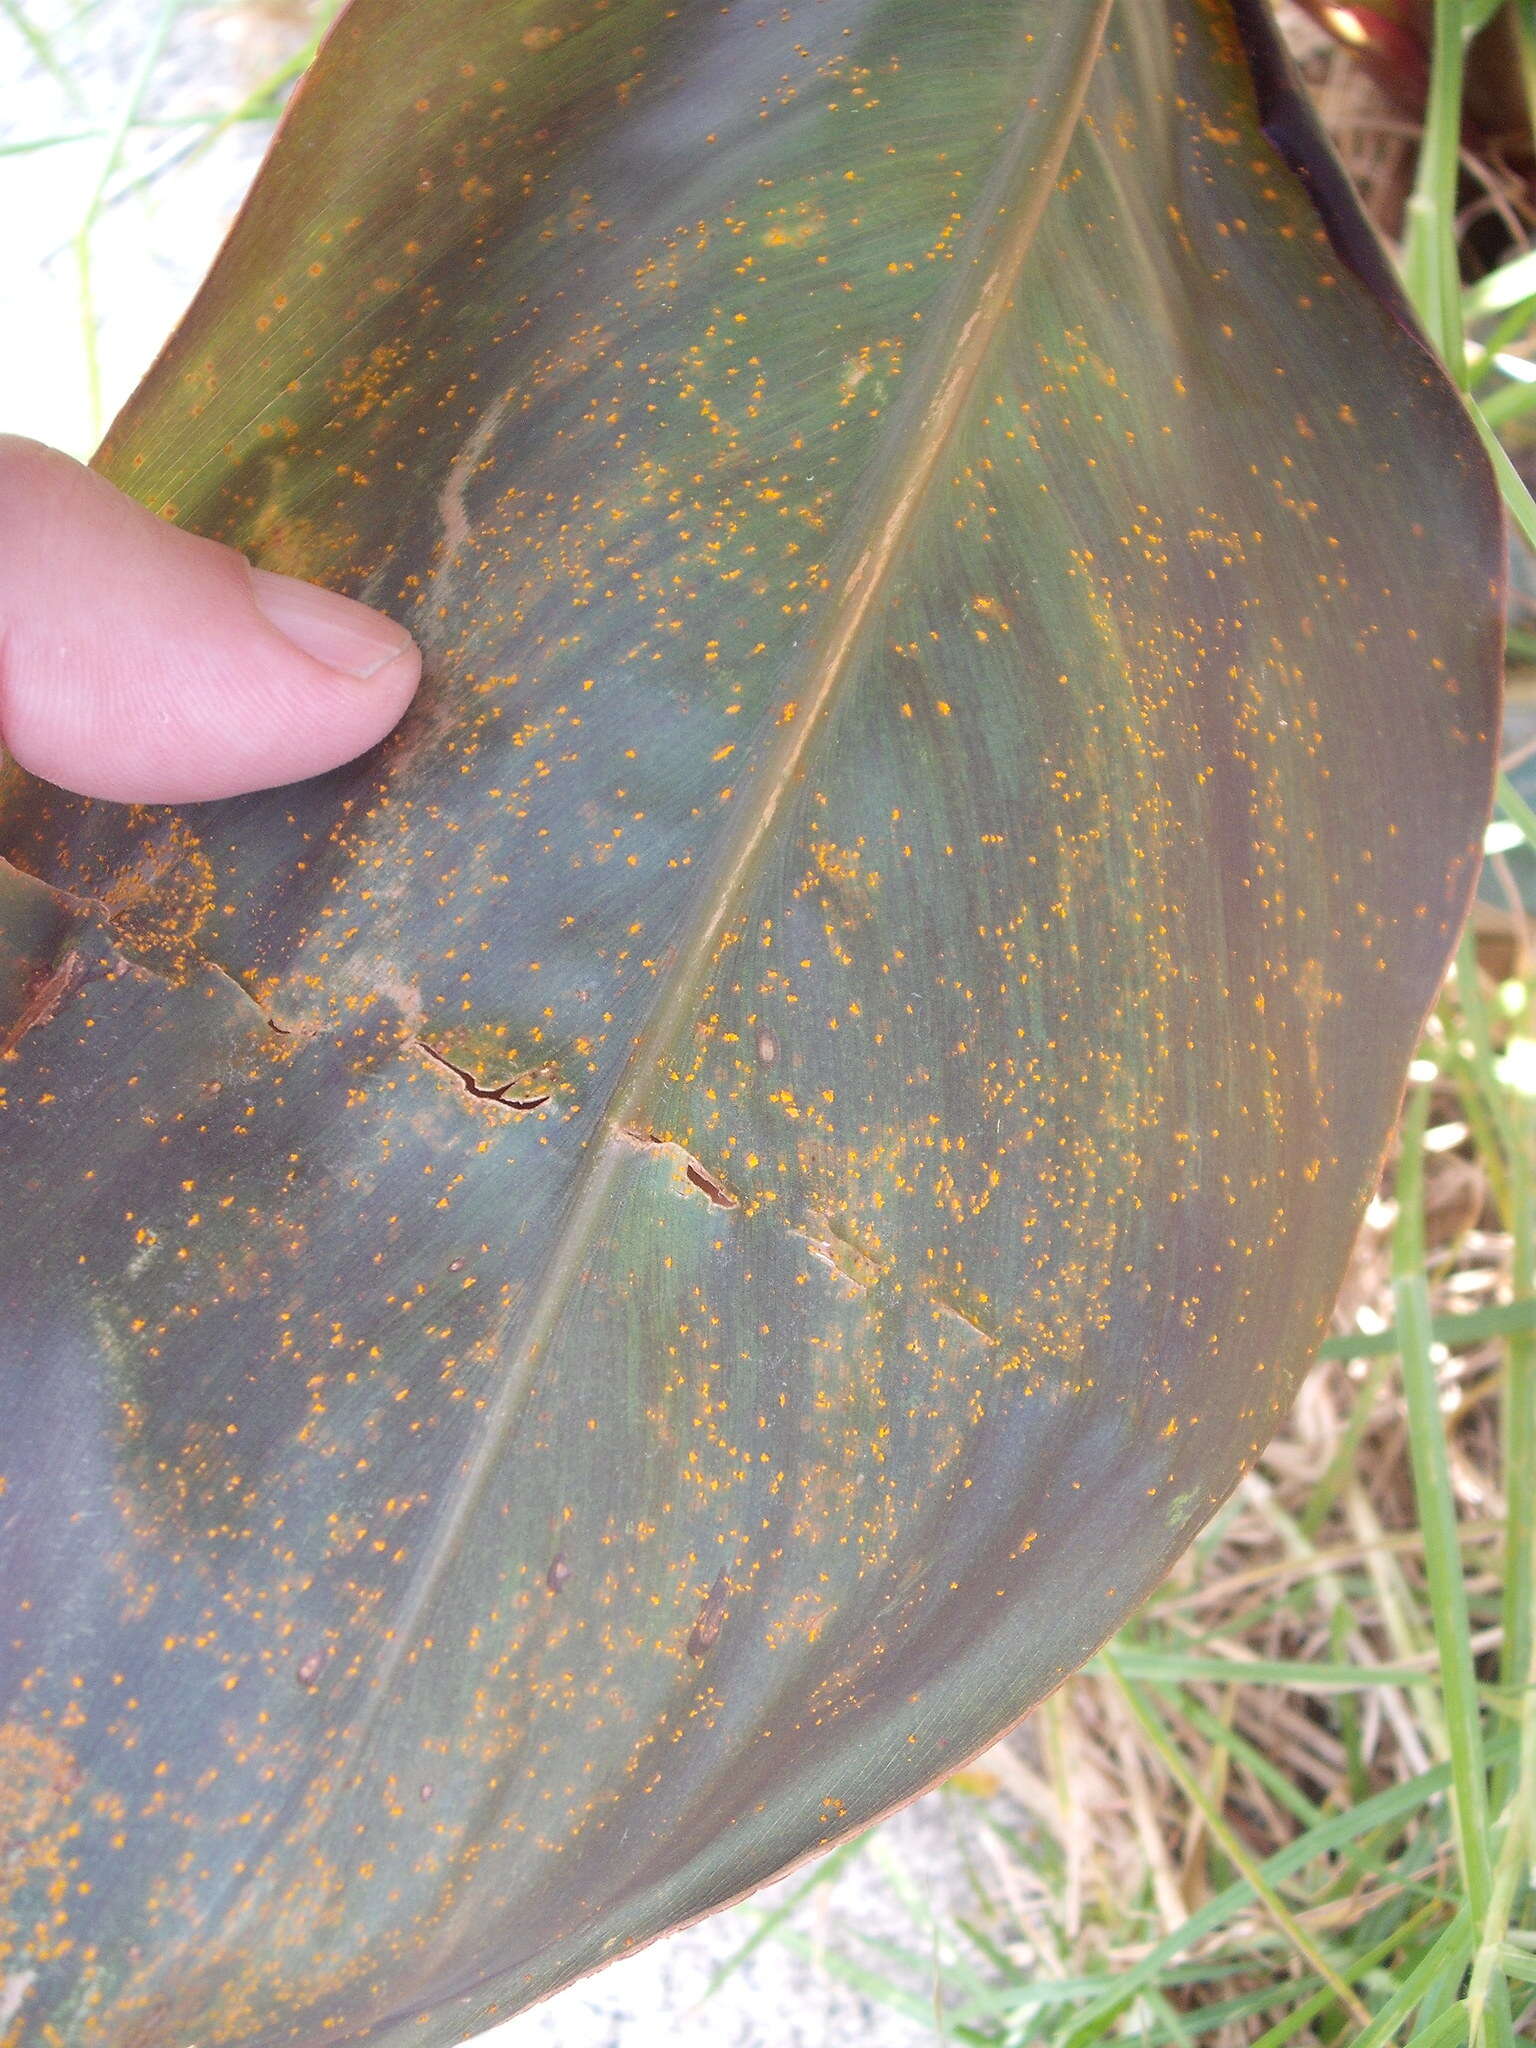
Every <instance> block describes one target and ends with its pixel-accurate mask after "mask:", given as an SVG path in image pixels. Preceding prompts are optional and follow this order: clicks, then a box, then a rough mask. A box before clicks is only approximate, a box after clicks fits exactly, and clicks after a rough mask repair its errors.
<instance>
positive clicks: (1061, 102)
mask: <svg viewBox="0 0 1536 2048" xmlns="http://www.w3.org/2000/svg"><path fill="white" fill-rule="evenodd" d="M1114 4H1115V0H1084V4H1083V6H1082V19H1081V22H1080V23H1079V24H1077V26H1076V29H1075V33H1076V34H1077V35H1078V37H1080V41H1079V43H1078V46H1077V48H1076V50H1075V52H1073V53H1071V54H1070V55H1069V57H1068V58H1067V60H1066V77H1065V79H1064V81H1063V87H1062V91H1061V93H1060V95H1059V97H1058V98H1057V100H1056V102H1055V105H1054V107H1053V108H1052V109H1051V110H1050V111H1049V112H1048V113H1046V114H1045V115H1043V116H1041V115H1039V114H1037V112H1036V108H1035V107H1034V106H1033V105H1031V106H1029V107H1026V109H1025V110H1024V112H1023V114H1022V116H1021V119H1020V121H1019V123H1018V125H1017V127H1016V128H1015V130H1014V131H1013V134H1012V135H1011V137H1010V138H1009V140H1008V144H1007V147H1006V148H1005V151H1004V153H1003V156H1002V159H1001V161H1000V162H999V163H998V164H997V166H996V167H995V169H994V171H993V172H992V175H991V176H990V178H989V179H988V182H987V186H986V189H985V191H984V192H983V194H982V196H981V199H980V202H979V204H978V207H977V215H976V222H975V225H974V227H973V229H972V230H971V233H970V236H969V237H968V241H969V244H970V261H969V263H967V264H965V265H964V266H963V269H962V272H961V275H959V276H958V277H957V278H956V279H955V281H954V283H953V285H951V286H950V287H949V289H948V291H947V292H946V293H945V294H944V297H943V299H942V300H941V301H940V304H939V307H938V308H937V309H936V318H935V322H934V326H935V328H936V330H937V331H936V333H935V334H934V335H933V339H932V341H931V343H930V347H929V350H928V362H929V363H930V364H931V365H932V366H934V367H933V369H932V370H931V372H930V374H929V376H928V377H927V378H926V379H924V378H918V379H916V380H915V381H914V382H913V383H912V384H911V385H909V386H908V387H907V389H906V390H905V391H904V392H903V394H902V399H901V401H900V402H899V403H898V405H897V406H895V407H893V408H892V410H891V412H890V414H889V415H888V420H887V428H886V433H885V437H884V450H885V452H884V456H883V459H880V460H879V461H878V466H877V470H876V474H875V475H874V477H872V478H871V479H870V481H869V483H868V485H867V486H866V488H865V492H864V494H863V495H864V503H865V507H866V510H865V518H866V520H867V522H868V524H869V525H870V526H871V527H872V529H873V532H872V537H871V539H870V540H869V541H868V542H867V544H866V545H865V546H864V547H863V548H862V549H861V550H860V551H859V552H858V554H857V556H856V559H855V560H854V562H853V564H852V567H851V568H849V569H847V570H846V572H845V573H844V575H843V580H842V585H841V588H840V590H839V592H838V595H837V597H836V599H835V600H834V603H833V606H832V611H831V615H830V618H829V620H828V622H827V625H826V626H825V627H824V628H823V630H822V632H821V633H820V634H819V636H818V638H817V640H816V642H815V643H813V647H812V650H811V652H810V655H809V657H808V666H809V671H810V680H809V684H808V685H807V684H806V683H804V682H802V683H800V685H799V688H798V693H796V708H795V710H794V713H793V715H792V716H790V717H787V718H785V719H784V722H783V724H782V726H781V727H780V728H779V729H778V731H777V732H776V734H775V737H774V740H773V743H772V745H771V746H770V748H769V750H768V752H767V754H766V755H765V757H764V759H763V761H762V763H761V765H760V767H759V768H758V770H757V772H756V774H755V775H754V777H753V778H752V780H751V782H750V783H749V784H748V785H747V786H746V787H745V788H744V789H743V790H742V791H741V795H742V796H743V797H748V798H749V797H750V794H755V796H756V801H755V803H754V802H752V801H750V800H748V801H747V802H745V803H744V804H743V808H742V810H741V811H740V812H739V813H738V814H737V817H738V822H737V823H736V824H735V825H734V827H733V828H732V829H731V830H730V831H729V833H728V834H727V836H726V838H725V839H724V841H723V843H722V845H721V846H720V849H719V851H718V853H717V854H716V855H715V857H714V858H712V859H711V860H710V861H709V863H708V866H707V868H706V869H705V871H704V872H703V873H702V875H701V877H700V882H699V885H698V887H697V889H696V890H695V892H694V896H693V900H692V908H693V909H694V911H695V912H696V913H698V912H702V914H701V915H699V916H698V923H697V928H696V930H695V932H694V935H693V937H692V938H691V939H689V940H687V941H686V942H685V943H684V945H683V946H682V947H681V948H680V949H679V950H678V952H677V953H676V955H675V957H674V958H673V960H672V961H671V963H670V965H669V967H668V969H667V974H666V981H665V984H664V987H663V989H662V992H661V993H660V994H659V996H658V997H657V999H656V1001H655V1003H654V1004H653V1006H652V1008H651V1011H650V1013H649V1015H648V1016H647V1017H646V1019H645V1022H644V1024H643V1025H642V1027H641V1029H640V1030H639V1032H637V1034H636V1035H635V1038H634V1041H633V1043H632V1045H631V1048H630V1052H629V1055H628V1057H627V1059H626V1062H625V1065H624V1067H623V1069H622V1071H621V1072H620V1075H619V1077H618V1080H617V1082H616V1084H615V1087H614V1090H613V1093H612V1095H611V1096H610V1099H609V1101H608V1104H607V1106H606V1107H605V1109H604V1110H603V1111H602V1112H601V1115H600V1118H599V1119H598V1120H597V1126H598V1127H597V1129H596V1130H595V1131H594V1133H593V1135H592V1137H590V1138H589V1139H588V1141H587V1149H586V1153H585V1157H584V1159H583V1161H582V1164H581V1165H580V1166H579V1167H578V1169H577V1171H576V1174H575V1176H574V1182H575V1186H574V1199H573V1200H572V1202H571V1206H570V1208H569V1211H568V1213H567V1217H566V1221H565V1224H564V1226H563V1228H562V1230H561V1232H560V1238H559V1249H558V1251H557V1253H556V1255H555V1256H554V1257H553V1258H552V1259H551V1261H550V1262H549V1264H548V1266H547V1267H546V1269H545V1272H544V1276H543V1278H542V1281H541V1283H540V1285H539V1287H538V1291H537V1293H536V1294H535V1295H534V1297H533V1299H532V1301H531V1302H530V1304H529V1308H528V1313H527V1315H526V1317H525V1319H524V1322H523V1330H522V1335H521V1337H520V1339H519V1342H518V1346H517V1350H516V1352H515V1353H514V1354H513V1355H511V1356H510V1357H508V1359H507V1360H506V1362H505V1365H504V1376H503V1381H502V1386H501V1390H500V1392H499V1393H498V1395H497V1397H496V1400H495V1402H494V1403H493V1405H492V1407H491V1409H490V1410H489V1412H488V1413H487V1415H486V1417H485V1419H484V1424H483V1435H482V1437H481V1441H480V1446H479V1448H478V1449H477V1450H476V1451H475V1452H474V1454H473V1456H472V1458H471V1460H470V1463H469V1466H468V1469H467V1470H466V1471H464V1472H463V1474H462V1476H461V1478H460V1480H459V1484H458V1488H457V1493H456V1498H455V1500H454V1502H453V1505H452V1507H451V1508H450V1509H449V1511H448V1512H447V1514H446V1515H445V1517H444V1519H443V1520H442V1521H441V1522H440V1523H439V1525H438V1527H437V1530H436V1531H435V1533H434V1535H433V1538H432V1541H431V1544H430V1547H429V1548H428V1550H427V1553H426V1555H425V1556H424V1558H423V1560H422V1562H421V1565H420V1568H419V1570H418V1571H417V1573H416V1575H415V1579H414V1583H413V1585H412V1586H411V1588H410V1589H409V1592H408V1595H407V1598H406V1603H405V1605H404V1607H403V1608H402V1610H401V1612H400V1615H399V1618H398V1620H397V1622H396V1624H395V1626H394V1627H393V1628H392V1629H391V1631H390V1634H389V1638H388V1645H387V1648H386V1649H385V1651H384V1653H383V1655H382V1656H381V1658H380V1659H379V1662H378V1664H377V1665H376V1667H375V1669H374V1672H373V1674H372V1676H371V1679H370V1681H369V1690H368V1697H367V1699H366V1701H365V1703H364V1704H363V1705H362V1707H361V1710H360V1711H359V1712H358V1713H357V1714H356V1715H355V1716H354V1717H353V1718H352V1719H351V1720H350V1721H349V1722H348V1723H347V1724H346V1726H345V1728H344V1730H343V1732H342V1733H341V1735H340V1737H339V1738H338V1741H337V1745H336V1748H335V1749H334V1750H333V1752H332V1753H331V1755H330V1757H329V1758H328V1759H327V1763H328V1765H329V1768H330V1770H331V1771H332V1772H333V1773H334V1772H337V1771H338V1770H339V1769H341V1768H342V1767H343V1766H344V1764H345V1761H346V1759H347V1758H348V1757H355V1756H357V1755H358V1754H359V1753H360V1752H361V1750H362V1749H363V1748H364V1746H365V1744H366V1742H367V1740H368V1737H369V1734H370V1733H371V1731H372V1729H373V1727H374V1725H375V1723H376V1721H377V1720H378V1718H379V1716H380V1714H381V1713H382V1712H383V1710H384V1708H385V1706H386V1704H387V1701H388V1698H389V1694H390V1691H391V1689H392V1687H393V1686H394V1684H395V1681H396V1679H397V1678H398V1676H399V1674H400V1671H401V1669H402V1666H403V1665H404V1663H405V1662H406V1660H407V1659H408V1657H409V1655H410V1653H411V1649H412V1646H413V1644H414V1643H415V1641H416V1639H417V1634H418V1628H419V1624H420V1623H421V1621H422V1619H423V1617H424V1615H425V1613H426V1612H427V1610H428V1609H429V1608H430V1606H431V1604H432V1602H433V1600H434V1599H435V1596H436V1594H437V1591H438V1588H439V1586H440V1585H441V1582H442V1580H443V1577H444V1574H445V1572H446V1571H447V1570H448V1568H449V1566H450V1564H451V1562H452V1560H453V1558H454V1557H455V1556H456V1554H457V1552H458V1549H459V1545H460V1540H461V1538H462V1536H463V1534H464V1531H465V1529H466V1528H467V1527H468V1526H470V1525H471V1524H472V1523H473V1520H474V1517H475V1513H476V1510H477V1507H478V1504H479V1500H480V1497H481V1494H482V1493H483V1491H484V1488H485V1486H486V1484H487V1482H488V1480H489V1479H490V1477H491V1475H492V1474H493V1473H494V1472H495V1471H496V1470H498V1469H499V1468H500V1467H501V1465H502V1462H503V1459H504V1454H505V1446H506V1443H507V1440H508V1439H509V1437H510V1436H511V1434H512V1433H513V1431H514V1430H515V1427H516V1424H517V1419H518V1416H519V1414H520V1412H521V1409H522V1405H523V1400H524V1397H525V1395H526V1393H527V1391H528V1387H529V1384H530V1381H531V1377H532V1372H533V1368H534V1366H535V1364H536V1362H537V1360H538V1358H539V1356H540V1354H541V1352H542V1351H543V1349H544V1346H545V1344H546V1343H547V1341H548V1339H549V1337H550V1336H551V1335H552V1334H553V1331H554V1329H555V1328H556V1326H557V1324H558V1321H559V1318H560V1315H561V1314H562V1312H563V1310H564V1308H565V1305H566V1302H567V1300H568V1297H569V1294H570V1291H571V1288H572V1285H573V1283H574V1282H576V1281H577V1280H579V1278H580V1275H581V1273H582V1270H583V1267H584V1264H585V1260H586V1255H587V1252H588V1249H589V1247H590V1245H591V1243H592V1240H593V1238H594V1236H595V1234H596V1228H597V1226H598V1224H599V1222H600V1220H601V1218H602V1216H603V1214H604V1212H605V1210H606V1208H607V1205H608V1201H609V1198H610V1195H611V1194H612V1192H613V1188H614V1184H615V1181H616V1179H617V1177H618V1174H619V1171H620V1168H621V1165H622V1164H623V1163H624V1162H625V1160H626V1156H627V1150H628V1148H626V1147H625V1146H624V1145H623V1144H622V1143H621V1142H616V1138H617V1137H618V1134H619V1133H620V1132H621V1131H622V1130H623V1129H625V1128H626V1127H631V1126H636V1125H643V1124H645V1123H646V1122H647V1116H646V1106H645V1098H646V1095H647V1092H648V1085H649V1083H650V1081H651V1078H652V1076H653V1074H654V1071H655V1066H656V1059H657V1054H658V1051H659V1049H660V1048H661V1047H662V1046H664V1045H666V1044H667V1043H669V1042H671V1041H672V1040H673V1038H674V1037H675V1036H676V1034H677V1032H678V1031H679V1030H680V1029H682V1028H683V1027H684V1026H685V1024H686V1022H687V1019H688V1017H689V1015H690V1014H691V1011H692V1009H693V1008H694V1006H695V1005H696V1002H697V998H698V990H699V986H700V982H701V978H702V977H704V976H705V975H706V974H707V971H708V969H709V965H710V960H711V955H712V954H713V952H714V950H715V948H716V946H717V944H718V942H719V939H720V935H721V933H722V931H723V930H724V928H725V927H726V925H727V924H728V922H729V920H730V917H731V914H732V912H733V910H734V908H735V906H736V904H737V902H738V899H739V897H740V893H741V889H742V885H743V883H744V881H745V880H746V879H747V877H748V875H749V873H750V871H751V868H752V864H753V861H754V858H755V856H756V854H757V852H758V849H759V848H760V847H761V845H762V844H763V842H764V841H765V840H766V839H767V837H768V835H769V834H770V832H771V831H772V829H773V826H774V824H775V822H776V820H777V819H778V816H779V813H780V811H781V810H782V808H783V805H784V803H785V801H786V800H787V798H788V796H789V794H790V792H791V790H792V789H793V788H794V787H795V786H796V783H797V781H798V780H799V777H800V772H801V769H802V767H803V765H804V763H805V760H806V757H807V754H808V753H809V751H810V747H811V743H812V740H813V738H814V736H815V734H816V731H817V729H818V728H819V726H820V724H821V722H822V719H823V717H824V716H825V714H826V712H827V709H828V707H829V705H830V704H831V702H832V700H833V698H834V697H835V695H836V693H837V690H838V686H839V684H840V683H841V682H842V680H843V678H844V677H845V676H846V675H847V673H848V671H849V667H850V664H851V662H852V659H853V656H854V654H855V652H856V651H857V647H858V644H859V641H860V638H861V635H862V631H863V628H864V626H865V624H866V622H867V620H868V619H869V616H870V614H871V612H872V610H873V608H874V606H875V604H876V602H877V601H878V599H879V597H880V596H881V594H882V592H883V591H884V590H885V589H886V588H887V586H888V583H889V580H890V577H891V573H892V570H893V568H894V566H895V564H896V562H897V560H898V558H899V556H900V553H901V550H902V546H903V543H904V542H905V540H906V538H907V535H908V532H909V530H910V528H911V524H912V520H913V516H914V513H915V511H916V509H917V508H918V506H919V505H920V504H921V502H922V500H923V497H924V494H925V491H926V489H927V486H928V484H929V483H930V481H931V480H932V477H933V474H934V472H935V470H936V469H937V468H938V465H939V462H940V460H941V458H942V456H943V454H944V452H945V450H946V448H947V447H948V446H949V444H950V439H951V435H952V433H953V431H954V429H955V427H956V426H957V425H958V423H959V421H960V420H961V418H962V417H963V414H964V411H965V406H966V402H967V400H968V398H969V397H970V395H971V392H972V390H973V388H974V386H975V382H976V378H977V374H978V372H979V370H980V369H981V367H982V365H983V363H984V362H985V360H986V358H987V355H988V353H989V351H990V348H991V344H992V342H993V339H994V338H995V336H996V333H997V329H998V327H999V325H1000V323H1001V321H1002V319H1003V317H1004V315H1005V314H1006V312H1007V311H1008V309H1009V306H1010V304H1011V300H1012V294H1013V290H1014V287H1015V285H1016V284H1017V281H1018V279H1019V277H1020V276H1021V274H1022V272H1023V269H1024V266H1025V263H1026V261H1027V259H1028V256H1029V252H1030V249H1031V248H1032V246H1033V243H1034V239H1035V236H1036V233H1037V232H1038V230H1039V226H1040V222H1041V220H1042V218H1043V217H1044V214H1045V211H1046V209H1047V207H1048V205H1049V203H1050V199H1051V197H1052V194H1053V192H1054V190H1055V186H1056V178H1057V175H1058V173H1059V171H1060V168H1061V164H1062V162H1063V160H1064V158H1065V156H1066V152H1067V150H1068V148H1069V146H1070V144H1071V141H1072V138H1073V136H1074V135H1075V134H1076V132H1077V128H1078V124H1079V121H1080V119H1081V115H1082V110H1083V104H1084V101H1085V99H1086V96H1087V92H1088V88H1089V84H1090V82H1091V79H1092V77H1093V74H1094V70H1095V68H1096V65H1097V61H1098V56H1099V51H1100V47H1101V45H1102V42H1103V38H1104V32H1105V28H1106V26H1107V23H1108V20H1109V17H1110V14H1111V12H1112V11H1113V7H1114ZM1053 33H1054V34H1056V35H1057V36H1058V38H1060V37H1064V36H1065V35H1066V34H1067V33H1068V31H1065V30H1059V29H1058V30H1055V31H1053ZM1042 118H1043V120H1044V123H1045V126H1044V133H1043V135H1042V136H1040V137H1039V139H1038V147H1036V146H1035V145H1036V137H1035V134H1034V132H1033V131H1034V125H1035V122H1036V120H1037V119H1042ZM1021 184H1022V190H1021V189H1020V186H1021ZM1015 193H1017V197H1016V198H1015V197H1013V196H1012V195H1014V194H1015ZM999 222H1000V223H1001V225H999ZM988 244H991V246H990V247H989V246H988ZM978 245H979V246H978ZM978 269H980V271H981V276H980V280H979V282H978V280H977V276H976V273H977V271H978ZM848 545H849V551H851V545H852V544H848ZM304 1798H305V1788H304V1787H302V1786H296V1787H295V1788H294V1790H293V1792H292V1793H290V1795H289V1798H288V1800H287V1802H285V1808H284V1810H283V1812H282V1814H281V1816H280V1818H279V1819H278V1820H277V1822H276V1826H277V1827H278V1828H279V1829H281V1827H282V1826H283V1825H284V1823H285V1822H286V1820H287V1819H288V1817H289V1815H290V1814H291V1813H292V1811H293V1809H294V1808H295V1807H297V1806H298V1805H299V1804H301V1803H302V1801H303V1800H304ZM243 1905H244V1912H245V1913H248V1912H249V1911H250V1910H252V1909H253V1907H254V1905H255V1895H254V1890H253V1889H248V1890H247V1892H246V1897H245V1900H244V1902H243ZM243 1917H244V1913H242V1914H240V1915H232V1916H231V1918H230V1920H229V1921H228V1922H227V1923H226V1926H225V1929H224V1933H225V1936H226V1938H227V1937H228V1936H229V1935H230V1934H231V1933H232V1932H233V1930H234V1928H235V1927H236V1926H238V1925H239V1924H240V1920H241V1919H242V1918H243Z"/></svg>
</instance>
